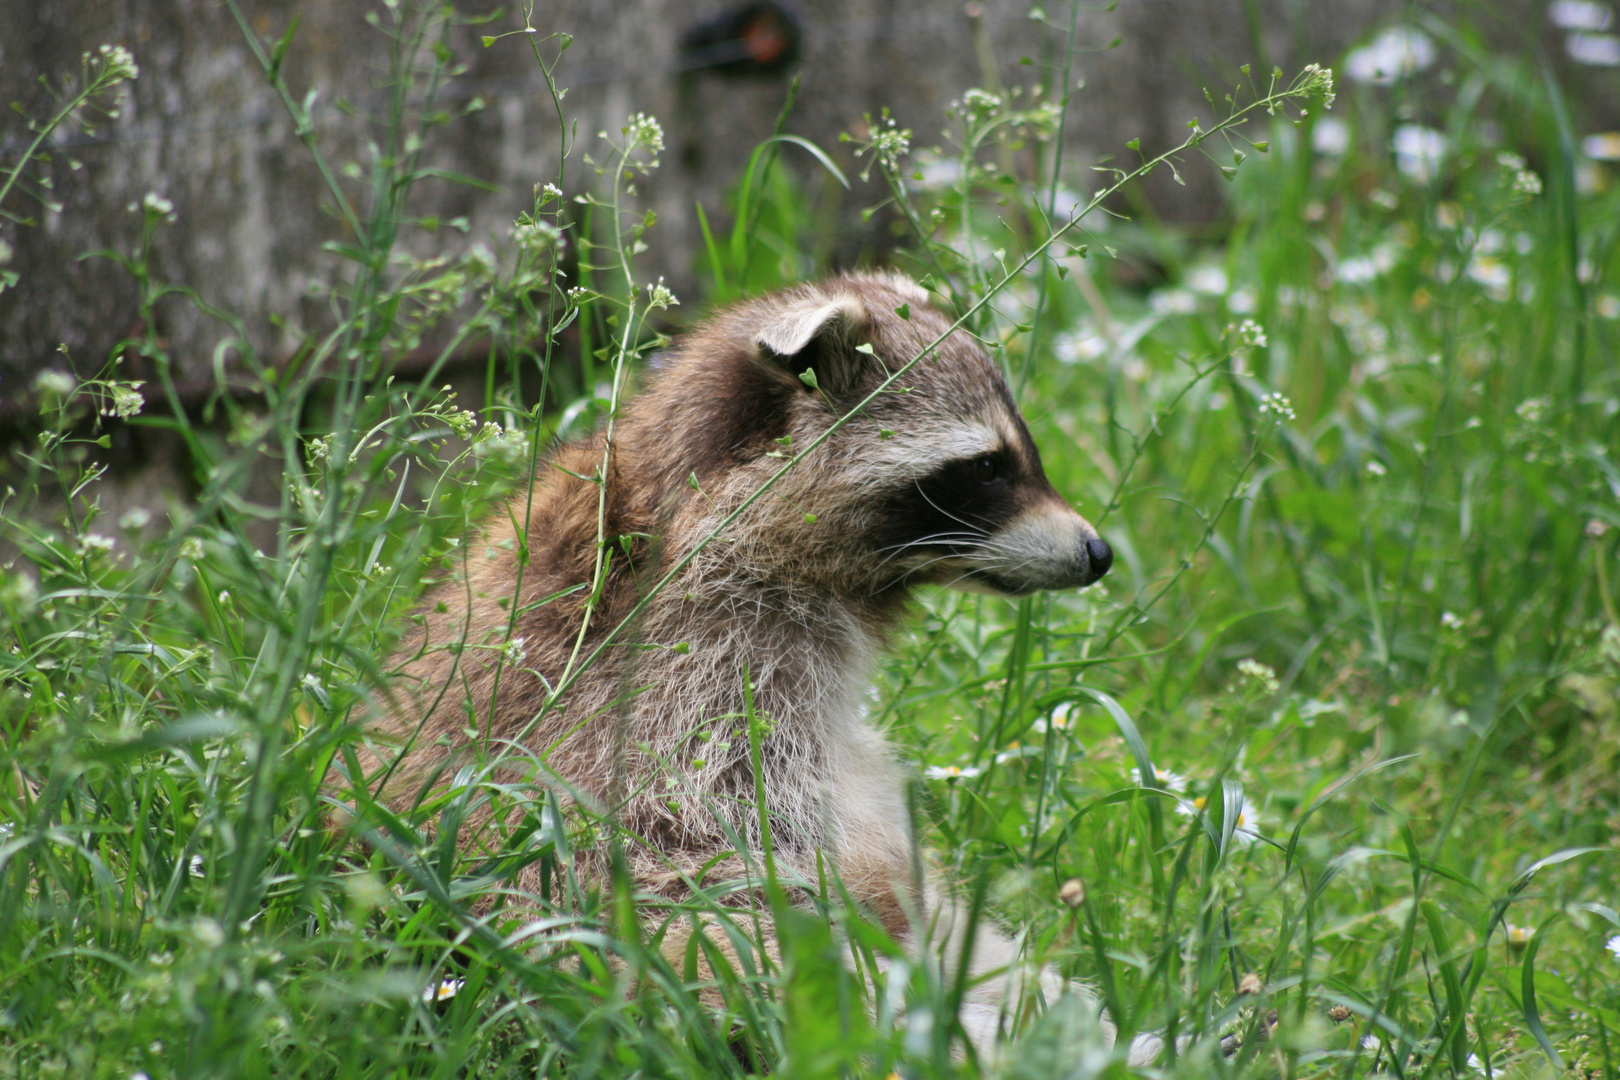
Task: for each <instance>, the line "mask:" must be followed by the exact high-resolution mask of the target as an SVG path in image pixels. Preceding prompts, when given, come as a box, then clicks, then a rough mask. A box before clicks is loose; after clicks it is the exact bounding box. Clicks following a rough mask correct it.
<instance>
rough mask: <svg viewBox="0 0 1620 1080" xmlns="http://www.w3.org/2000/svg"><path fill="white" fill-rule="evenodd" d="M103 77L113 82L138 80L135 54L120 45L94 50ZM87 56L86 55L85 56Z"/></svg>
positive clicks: (138, 70) (139, 70) (139, 72)
mask: <svg viewBox="0 0 1620 1080" xmlns="http://www.w3.org/2000/svg"><path fill="white" fill-rule="evenodd" d="M96 54H97V58H98V60H99V62H100V64H101V72H102V74H103V75H104V76H106V77H107V78H109V79H113V80H123V79H137V78H140V74H141V69H140V68H139V67H138V66H137V65H136V63H135V54H134V53H132V52H130V51H129V50H128V49H126V48H124V47H123V46H122V45H103V46H101V47H100V48H99V49H97V50H96ZM86 55H88V54H86Z"/></svg>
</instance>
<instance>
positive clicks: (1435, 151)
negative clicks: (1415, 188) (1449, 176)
mask: <svg viewBox="0 0 1620 1080" xmlns="http://www.w3.org/2000/svg"><path fill="white" fill-rule="evenodd" d="M1390 145H1391V146H1392V147H1393V148H1394V150H1395V168H1396V169H1397V170H1399V171H1400V174H1401V175H1402V176H1405V177H1407V178H1408V179H1411V180H1415V181H1417V182H1418V183H1420V184H1427V183H1428V182H1429V181H1430V180H1433V179H1434V178H1435V177H1436V176H1437V175H1439V173H1440V162H1441V161H1443V160H1444V159H1445V156H1446V137H1445V136H1444V135H1442V134H1441V133H1440V132H1438V131H1436V130H1435V129H1434V128H1430V127H1424V126H1423V125H1421V124H1402V125H1401V126H1400V127H1398V128H1396V129H1395V135H1394V137H1393V138H1392V139H1391V140H1390Z"/></svg>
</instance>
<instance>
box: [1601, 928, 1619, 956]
mask: <svg viewBox="0 0 1620 1080" xmlns="http://www.w3.org/2000/svg"><path fill="white" fill-rule="evenodd" d="M1603 947H1604V948H1605V949H1608V950H1609V951H1610V952H1612V953H1614V958H1615V959H1616V960H1620V934H1616V935H1614V937H1612V938H1610V939H1609V940H1608V941H1606V942H1604V944H1603Z"/></svg>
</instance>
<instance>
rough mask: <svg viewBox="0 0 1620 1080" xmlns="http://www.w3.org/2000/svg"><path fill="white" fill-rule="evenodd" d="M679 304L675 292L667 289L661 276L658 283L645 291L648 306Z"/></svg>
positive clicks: (657, 306) (662, 306) (659, 306)
mask: <svg viewBox="0 0 1620 1080" xmlns="http://www.w3.org/2000/svg"><path fill="white" fill-rule="evenodd" d="M679 304H680V301H679V300H677V299H675V294H674V293H672V292H670V291H669V288H668V287H667V286H666V285H665V284H664V279H663V278H662V277H660V278H659V279H658V284H656V285H654V286H653V287H652V288H651V289H649V290H648V292H647V306H648V307H655V308H667V307H670V306H672V305H675V306H678V305H679Z"/></svg>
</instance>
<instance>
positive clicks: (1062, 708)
mask: <svg viewBox="0 0 1620 1080" xmlns="http://www.w3.org/2000/svg"><path fill="white" fill-rule="evenodd" d="M1073 709H1074V703H1073V702H1070V701H1065V702H1063V703H1062V704H1061V705H1059V706H1057V708H1055V709H1053V710H1052V712H1051V714H1050V715H1049V716H1048V717H1047V718H1046V719H1045V720H1037V721H1035V723H1034V724H1032V725H1031V730H1032V731H1035V732H1038V733H1039V734H1042V735H1045V734H1046V732H1047V729H1048V728H1050V729H1051V730H1053V731H1067V730H1069V713H1070V712H1071V711H1072V710H1073Z"/></svg>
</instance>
